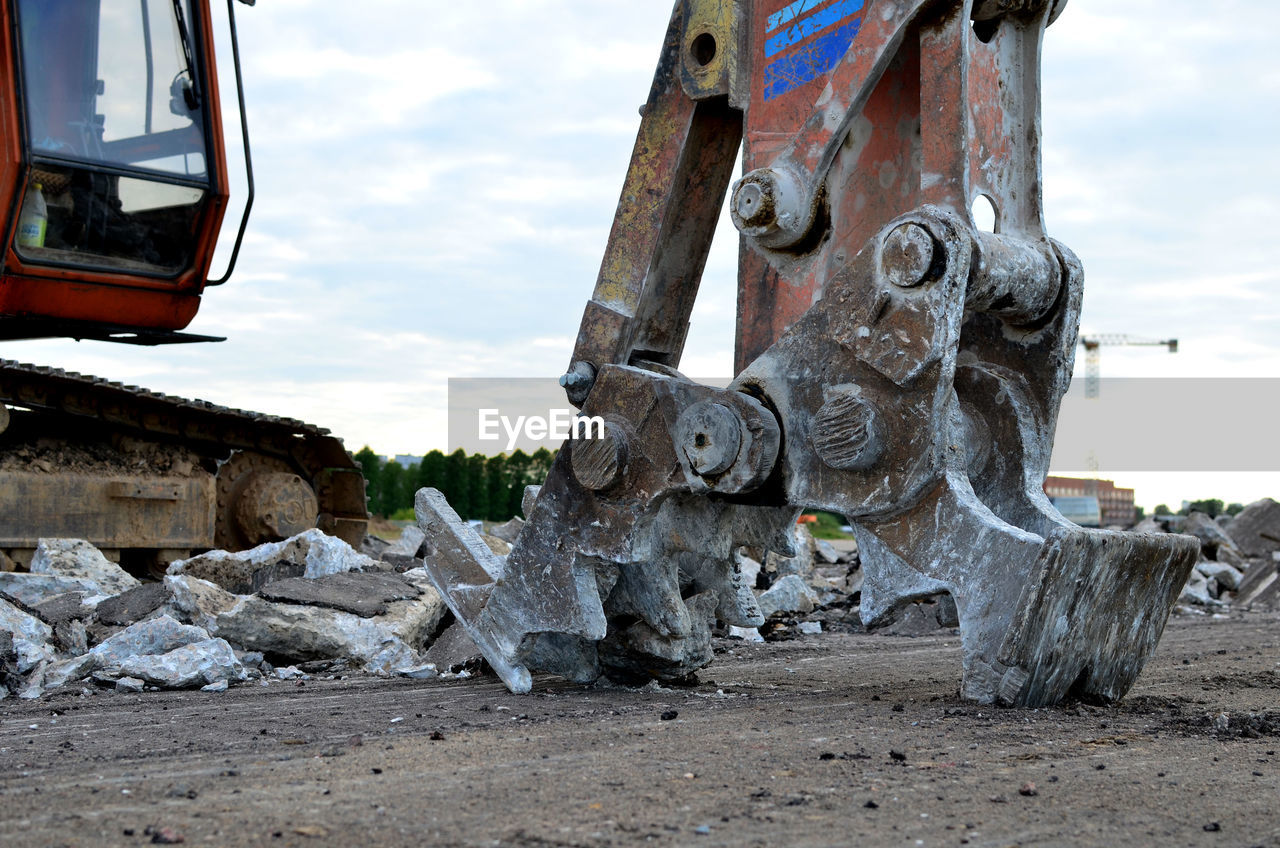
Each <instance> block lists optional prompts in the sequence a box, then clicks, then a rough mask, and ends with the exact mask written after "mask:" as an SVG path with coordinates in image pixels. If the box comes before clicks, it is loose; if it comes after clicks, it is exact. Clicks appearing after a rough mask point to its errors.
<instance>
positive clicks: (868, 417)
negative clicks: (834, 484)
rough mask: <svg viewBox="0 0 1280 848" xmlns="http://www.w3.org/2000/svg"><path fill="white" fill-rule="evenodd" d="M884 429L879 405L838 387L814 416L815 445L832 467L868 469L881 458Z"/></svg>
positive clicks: (816, 450) (820, 455) (812, 435)
mask: <svg viewBox="0 0 1280 848" xmlns="http://www.w3.org/2000/svg"><path fill="white" fill-rule="evenodd" d="M880 429H881V425H880V422H879V421H878V420H877V416H876V411H875V407H873V406H872V405H871V404H870V403H868V402H867V401H866V400H864V399H862V398H861V397H859V396H858V395H856V394H854V393H853V392H850V391H847V390H838V389H837V390H835V391H833V392H832V393H831V394H830V396H829V397H828V398H827V402H826V403H824V404H823V405H822V408H821V409H819V410H818V414H817V415H815V416H814V419H813V429H812V433H811V439H812V441H813V449H814V451H815V452H816V453H817V454H818V458H819V459H821V460H822V461H823V462H825V463H826V464H827V465H829V466H831V467H832V468H839V469H841V470H844V471H865V470H866V469H868V468H871V467H872V466H873V465H875V463H876V461H877V460H878V459H879V458H880V454H881V452H882V451H881V446H882V444H883V439H882V438H881V436H880Z"/></svg>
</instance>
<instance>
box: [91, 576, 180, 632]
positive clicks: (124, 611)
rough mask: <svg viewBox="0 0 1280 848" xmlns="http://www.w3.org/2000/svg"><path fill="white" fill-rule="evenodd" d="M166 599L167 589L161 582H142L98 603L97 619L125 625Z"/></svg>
mask: <svg viewBox="0 0 1280 848" xmlns="http://www.w3.org/2000/svg"><path fill="white" fill-rule="evenodd" d="M168 600H169V591H168V590H167V589H166V588H165V585H164V584H163V583H143V584H142V585H141V586H137V587H134V588H133V589H130V590H128V591H127V592H121V593H120V594H119V595H116V596H115V597H113V598H107V599H106V600H105V601H103V602H102V603H100V604H98V609H97V614H98V616H97V617H98V621H101V622H102V623H104V624H115V625H124V626H127V625H130V624H133V623H134V622H135V621H140V620H142V619H143V618H145V617H146V616H148V615H150V614H151V613H153V612H155V611H156V610H157V609H159V608H160V607H161V606H162V605H163V604H164V603H165V602H167V601H168Z"/></svg>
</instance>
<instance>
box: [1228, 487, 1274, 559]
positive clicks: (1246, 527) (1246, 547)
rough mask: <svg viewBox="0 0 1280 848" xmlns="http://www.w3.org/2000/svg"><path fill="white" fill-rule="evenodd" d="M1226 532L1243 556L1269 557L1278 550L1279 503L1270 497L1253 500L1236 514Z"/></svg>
mask: <svg viewBox="0 0 1280 848" xmlns="http://www.w3.org/2000/svg"><path fill="white" fill-rule="evenodd" d="M1226 533H1227V535H1229V536H1230V537H1231V539H1232V541H1234V542H1235V543H1236V547H1237V548H1239V549H1240V552H1241V553H1242V554H1244V555H1245V556H1248V557H1270V556H1271V554H1272V552H1273V551H1280V503H1277V502H1276V501H1275V500H1273V499H1271V498H1263V499H1262V500H1260V501H1254V502H1253V503H1251V504H1249V505H1248V506H1246V507H1245V508H1244V510H1243V511H1242V512H1240V513H1239V514H1238V515H1236V517H1235V519H1233V520H1232V522H1231V524H1230V525H1229V526H1228V527H1227V529H1226Z"/></svg>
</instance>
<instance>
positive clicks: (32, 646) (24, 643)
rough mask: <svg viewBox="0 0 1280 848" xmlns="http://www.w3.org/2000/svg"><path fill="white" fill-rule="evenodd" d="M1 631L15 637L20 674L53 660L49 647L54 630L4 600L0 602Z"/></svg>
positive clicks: (14, 644) (51, 650) (15, 649)
mask: <svg viewBox="0 0 1280 848" xmlns="http://www.w3.org/2000/svg"><path fill="white" fill-rule="evenodd" d="M0 631H6V632H8V633H9V634H10V635H11V636H12V637H13V649H14V652H15V653H16V654H17V667H18V672H19V673H20V674H26V673H27V672H28V671H30V670H31V669H32V668H34V667H35V666H36V665H38V664H39V663H42V662H49V661H51V660H52V659H53V656H54V654H53V649H52V648H51V647H49V640H50V639H52V638H53V630H52V629H51V628H50V627H49V625H47V624H45V623H44V622H43V621H41V620H40V619H38V618H36V617H35V616H34V615H30V614H29V613H25V612H23V611H22V610H20V609H18V608H17V607H15V606H14V605H13V604H11V603H9V602H8V601H4V600H0Z"/></svg>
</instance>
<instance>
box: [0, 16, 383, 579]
mask: <svg viewBox="0 0 1280 848" xmlns="http://www.w3.org/2000/svg"><path fill="white" fill-rule="evenodd" d="M235 2H236V0H227V15H226V23H225V24H223V23H222V22H221V21H219V23H218V26H219V27H223V26H226V27H227V28H228V29H227V30H226V31H225V32H224V31H221V30H219V31H218V32H217V33H216V34H217V35H220V36H221V35H226V36H229V42H230V47H231V51H230V55H231V56H232V57H233V58H235V57H236V53H237V49H236V32H235V12H234V9H235ZM239 2H242V3H245V4H246V5H253V0H239ZM212 12H213V10H212V9H211V8H210V0H0V30H2V32H0V221H2V222H3V228H0V340H9V339H32V338H74V339H97V340H102V341H113V342H124V343H132V344H143V345H157V344H167V343H174V342H193V341H221V339H219V338H216V337H212V336H200V335H196V334H193V333H185V332H180V331H182V330H183V329H184V328H186V326H187V325H188V324H189V323H190V321H191V319H192V318H194V317H195V314H196V310H197V309H198V308H199V305H200V297H201V294H202V293H203V291H204V289H205V287H206V286H209V285H217V284H219V283H221V282H223V281H225V280H226V279H227V276H228V275H229V274H230V273H231V269H232V268H233V267H234V265H235V258H236V255H237V253H238V247H239V244H240V240H241V238H242V237H243V235H244V231H245V223H246V220H247V217H248V212H249V208H250V206H251V205H252V198H253V178H252V174H253V169H252V165H251V162H250V159H249V150H248V143H247V142H248V140H247V131H246V130H245V118H244V102H243V96H240V97H239V101H240V102H239V106H240V127H241V132H242V137H243V138H244V141H245V147H244V165H245V176H246V182H247V184H248V191H247V193H246V194H245V204H244V215H243V217H242V218H241V221H240V228H239V232H238V234H237V236H236V239H235V245H234V247H232V249H231V250H230V253H229V258H228V261H227V269H226V273H224V274H223V275H222V277H221V278H220V279H216V280H210V279H209V270H210V266H211V265H212V263H213V258H214V249H215V247H216V245H217V240H218V237H219V233H220V230H221V227H222V223H223V216H224V213H225V212H226V209H227V205H228V195H229V190H228V187H229V186H228V184H229V179H228V168H227V157H226V155H225V151H224V145H223V127H222V107H221V103H220V102H219V98H218V86H217V80H218V73H217V67H216V65H215V59H214V52H215V50H214V48H215V41H214V37H215V28H214V16H213V14H212ZM235 73H236V83H237V84H236V91H237V94H240V93H241V91H242V89H243V87H242V85H241V84H240V71H239V61H238V59H237V61H236V62H235ZM367 521H368V513H367V511H366V508H365V495H364V479H363V477H362V476H361V474H360V469H359V466H358V465H357V464H356V462H355V461H354V460H353V459H352V458H351V456H350V454H348V453H347V451H346V449H345V448H344V447H343V445H342V442H341V441H340V440H339V439H337V438H335V437H333V436H331V435H329V433H328V431H327V430H323V429H321V428H318V427H313V426H311V425H308V424H304V423H303V422H301V421H295V420H293V419H289V418H279V417H276V416H271V415H262V414H259V413H254V412H246V411H244V410H238V409H228V408H225V407H221V406H216V405H214V404H211V403H208V402H205V401H191V400H184V399H182V398H178V397H171V396H168V395H162V394H159V393H156V392H151V391H147V390H146V389H140V388H138V387H136V386H124V385H121V384H119V383H112V382H109V381H107V380H103V379H99V378H96V377H90V376H87V375H82V374H74V373H68V372H65V371H61V370H59V369H56V368H49V367H42V366H35V365H28V364H25V363H21V362H14V361H10V360H8V359H0V570H7V569H10V568H14V567H26V566H28V565H29V564H30V563H31V561H32V559H33V557H34V556H35V551H36V549H37V547H38V545H39V542H40V540H41V539H47V538H63V539H83V540H86V541H88V542H89V543H91V544H93V545H95V546H96V547H98V548H99V550H101V551H102V552H103V553H104V555H106V556H108V557H109V558H112V559H116V560H118V561H120V562H122V563H125V564H126V565H127V566H128V567H130V568H133V569H134V570H135V571H138V570H140V569H141V570H142V571H146V572H149V573H152V574H153V575H155V574H159V573H163V569H164V567H165V566H166V565H167V564H168V563H170V562H172V561H174V560H175V559H179V558H182V557H185V556H189V555H190V554H191V553H192V552H195V551H202V550H208V549H210V548H215V547H216V548H221V549H226V550H243V549H246V548H250V547H253V546H255V545H258V544H262V543H264V542H273V541H279V540H281V539H285V538H289V537H291V536H294V535H297V534H299V533H302V532H305V531H308V530H312V529H319V530H321V531H323V532H325V533H328V534H330V535H333V536H337V537H339V538H342V539H344V540H346V541H347V542H348V543H350V544H359V542H360V540H361V539H362V538H363V537H364V529H365V525H366V524H367Z"/></svg>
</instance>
